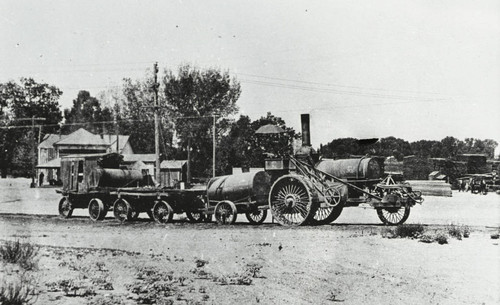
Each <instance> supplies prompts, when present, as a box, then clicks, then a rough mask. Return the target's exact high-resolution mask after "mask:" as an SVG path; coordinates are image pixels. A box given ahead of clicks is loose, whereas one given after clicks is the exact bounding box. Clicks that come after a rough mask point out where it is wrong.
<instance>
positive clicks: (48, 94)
mask: <svg viewBox="0 0 500 305" xmlns="http://www.w3.org/2000/svg"><path fill="white" fill-rule="evenodd" d="M0 89H1V90H0V111H1V114H2V115H3V118H2V120H3V126H2V127H4V128H2V133H1V134H0V139H1V143H0V154H1V156H0V161H1V166H0V167H1V170H2V175H5V174H6V172H7V170H8V169H11V170H16V171H17V172H18V173H19V174H21V175H27V174H28V173H29V172H30V171H31V168H30V165H31V161H30V162H29V164H28V161H26V158H27V157H29V156H30V155H31V153H27V150H26V149H27V147H28V148H30V149H29V150H31V148H32V147H33V145H36V143H33V142H32V140H31V139H32V138H31V130H30V129H28V128H29V127H31V126H30V125H31V124H30V123H31V122H30V121H29V119H30V118H32V117H38V118H44V119H45V121H42V122H41V123H40V122H37V124H42V125H44V126H43V128H42V130H41V131H42V135H43V134H44V133H46V132H54V131H57V130H58V129H59V123H60V122H61V119H62V113H61V110H60V106H59V102H58V100H59V97H60V96H61V94H62V91H61V90H59V89H58V88H57V87H55V86H52V85H49V84H46V83H37V82H36V81H35V80H34V79H32V78H21V79H20V84H18V83H16V82H14V81H9V82H7V83H3V84H0ZM5 127H9V129H5ZM27 130H30V131H29V132H27ZM28 134H29V135H30V136H29V137H27V135H28ZM20 160H24V161H20ZM28 165H29V166H28Z"/></svg>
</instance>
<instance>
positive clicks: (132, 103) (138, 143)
mask: <svg viewBox="0 0 500 305" xmlns="http://www.w3.org/2000/svg"><path fill="white" fill-rule="evenodd" d="M153 85H154V81H153V77H152V75H151V74H148V75H146V77H145V78H144V79H142V80H135V81H134V80H131V79H128V78H126V79H124V80H123V87H122V96H115V97H114V99H116V102H117V104H116V106H115V111H116V112H117V113H118V114H117V119H118V122H119V124H118V125H119V132H120V133H122V134H127V135H130V140H129V141H130V143H131V145H132V148H133V150H134V152H135V153H154V151H155V137H154V135H155V126H154V110H153V109H154V89H153ZM159 99H160V105H164V104H165V102H164V101H163V102H162V100H164V99H163V98H162V97H161V96H160V98H159ZM166 113H167V111H166V110H165V109H160V118H161V123H160V131H159V132H160V151H161V152H163V153H169V151H167V149H169V145H167V143H171V141H172V135H173V132H172V129H173V128H172V123H171V120H170V119H169V116H168V115H167V114H166ZM170 153H171V152H170Z"/></svg>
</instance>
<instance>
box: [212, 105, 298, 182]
mask: <svg viewBox="0 0 500 305" xmlns="http://www.w3.org/2000/svg"><path fill="white" fill-rule="evenodd" d="M267 124H273V125H276V126H279V127H281V128H283V130H285V133H283V134H278V135H274V134H263V135H257V134H255V132H256V131H257V129H259V128H260V127H261V126H264V125H267ZM297 138H299V134H297V133H296V132H295V130H294V129H293V128H291V127H287V126H286V123H285V121H284V120H283V119H282V118H280V117H276V116H274V115H272V114H271V113H270V112H268V113H267V115H266V116H265V117H261V118H259V119H258V120H255V121H253V122H252V121H251V120H250V118H249V117H248V116H240V118H239V119H238V120H237V121H236V122H233V123H232V124H231V128H230V131H229V132H228V134H227V135H225V136H224V137H223V138H222V139H221V144H220V148H219V149H218V155H217V156H218V160H219V162H218V165H219V170H220V171H221V172H224V173H226V174H227V173H230V172H231V168H232V167H263V166H264V160H265V159H266V157H268V154H277V155H286V154H291V153H293V151H292V142H293V139H297Z"/></svg>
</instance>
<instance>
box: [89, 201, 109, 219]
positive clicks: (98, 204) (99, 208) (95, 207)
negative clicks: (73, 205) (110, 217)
mask: <svg viewBox="0 0 500 305" xmlns="http://www.w3.org/2000/svg"><path fill="white" fill-rule="evenodd" d="M107 213H108V209H107V208H106V206H105V205H104V203H103V202H102V200H101V199H99V198H92V199H91V200H90V202H89V216H90V219H92V220H93V221H98V220H103V219H104V217H106V214H107Z"/></svg>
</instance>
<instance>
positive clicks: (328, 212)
mask: <svg viewBox="0 0 500 305" xmlns="http://www.w3.org/2000/svg"><path fill="white" fill-rule="evenodd" d="M343 209H344V206H342V205H340V206H336V207H326V208H318V210H317V211H316V214H314V218H313V219H312V220H311V223H312V224H316V225H325V224H329V223H331V222H333V221H335V220H336V219H337V218H339V216H340V214H342V210H343Z"/></svg>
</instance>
